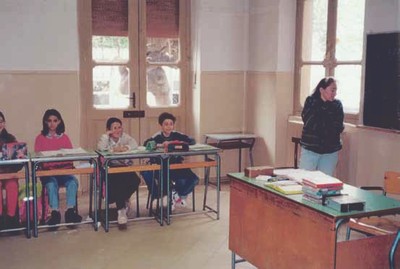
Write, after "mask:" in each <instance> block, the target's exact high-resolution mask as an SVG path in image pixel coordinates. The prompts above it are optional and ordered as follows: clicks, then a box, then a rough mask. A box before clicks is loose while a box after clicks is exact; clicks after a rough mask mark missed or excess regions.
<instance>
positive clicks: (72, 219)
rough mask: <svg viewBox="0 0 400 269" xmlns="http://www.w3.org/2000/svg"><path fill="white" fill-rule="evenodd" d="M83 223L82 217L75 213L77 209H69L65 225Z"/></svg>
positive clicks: (66, 213)
mask: <svg viewBox="0 0 400 269" xmlns="http://www.w3.org/2000/svg"><path fill="white" fill-rule="evenodd" d="M81 221H82V217H81V216H79V215H78V214H77V213H76V212H75V209H73V208H68V209H67V211H66V212H65V223H79V222H81Z"/></svg>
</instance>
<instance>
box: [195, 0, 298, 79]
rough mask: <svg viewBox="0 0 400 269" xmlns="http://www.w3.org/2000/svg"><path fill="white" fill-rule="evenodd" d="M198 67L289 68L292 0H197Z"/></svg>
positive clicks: (292, 40) (241, 68) (273, 69)
mask: <svg viewBox="0 0 400 269" xmlns="http://www.w3.org/2000/svg"><path fill="white" fill-rule="evenodd" d="M193 6H194V12H195V14H193V15H192V16H194V17H195V22H194V24H193V25H192V27H193V28H192V30H193V31H197V32H198V34H197V37H198V40H197V41H195V42H193V43H192V44H193V45H194V46H198V47H197V48H195V51H197V53H198V55H197V57H196V59H197V61H199V63H200V69H201V70H202V71H231V70H239V71H243V70H244V71H247V70H251V71H266V72H276V71H292V70H293V59H294V40H295V16H296V3H295V1H293V0H268V1H265V0H250V1H249V0H196V1H195V2H194V3H193Z"/></svg>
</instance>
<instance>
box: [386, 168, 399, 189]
mask: <svg viewBox="0 0 400 269" xmlns="http://www.w3.org/2000/svg"><path fill="white" fill-rule="evenodd" d="M384 188H385V191H386V193H388V194H396V195H400V172H394V171H386V172H385V183H384Z"/></svg>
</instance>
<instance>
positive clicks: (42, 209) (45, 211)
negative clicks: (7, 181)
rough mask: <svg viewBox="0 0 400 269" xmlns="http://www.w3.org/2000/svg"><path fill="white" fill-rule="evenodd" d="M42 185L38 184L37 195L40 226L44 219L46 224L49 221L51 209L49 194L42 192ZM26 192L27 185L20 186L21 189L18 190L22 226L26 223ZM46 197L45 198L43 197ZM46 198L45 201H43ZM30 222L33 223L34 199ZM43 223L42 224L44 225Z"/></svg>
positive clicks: (30, 187)
mask: <svg viewBox="0 0 400 269" xmlns="http://www.w3.org/2000/svg"><path fill="white" fill-rule="evenodd" d="M42 188H43V187H42V184H41V183H39V182H38V183H36V193H37V212H36V213H37V221H38V224H41V221H42V219H43V217H44V220H43V221H44V223H45V222H46V221H47V220H48V218H49V215H50V207H49V202H48V198H47V192H46V191H44V192H43V191H42V190H43V189H42ZM29 189H30V191H32V184H30V185H29ZM25 192H26V185H25V184H20V186H19V189H18V207H19V220H20V222H21V224H24V223H26V199H28V198H25ZM42 195H44V196H42ZM43 198H44V199H43ZM29 202H30V212H29V213H30V215H29V216H30V221H31V223H33V199H31V200H30V201H29ZM44 223H42V224H44Z"/></svg>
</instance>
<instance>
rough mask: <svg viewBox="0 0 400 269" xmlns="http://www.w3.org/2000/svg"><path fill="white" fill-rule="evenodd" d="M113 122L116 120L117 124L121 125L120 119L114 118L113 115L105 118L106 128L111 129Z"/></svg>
mask: <svg viewBox="0 0 400 269" xmlns="http://www.w3.org/2000/svg"><path fill="white" fill-rule="evenodd" d="M114 122H118V123H119V124H121V125H122V121H121V120H120V119H118V118H115V117H112V118H109V119H108V120H107V123H106V128H107V130H110V129H111V125H112V124H113V123H114Z"/></svg>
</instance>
